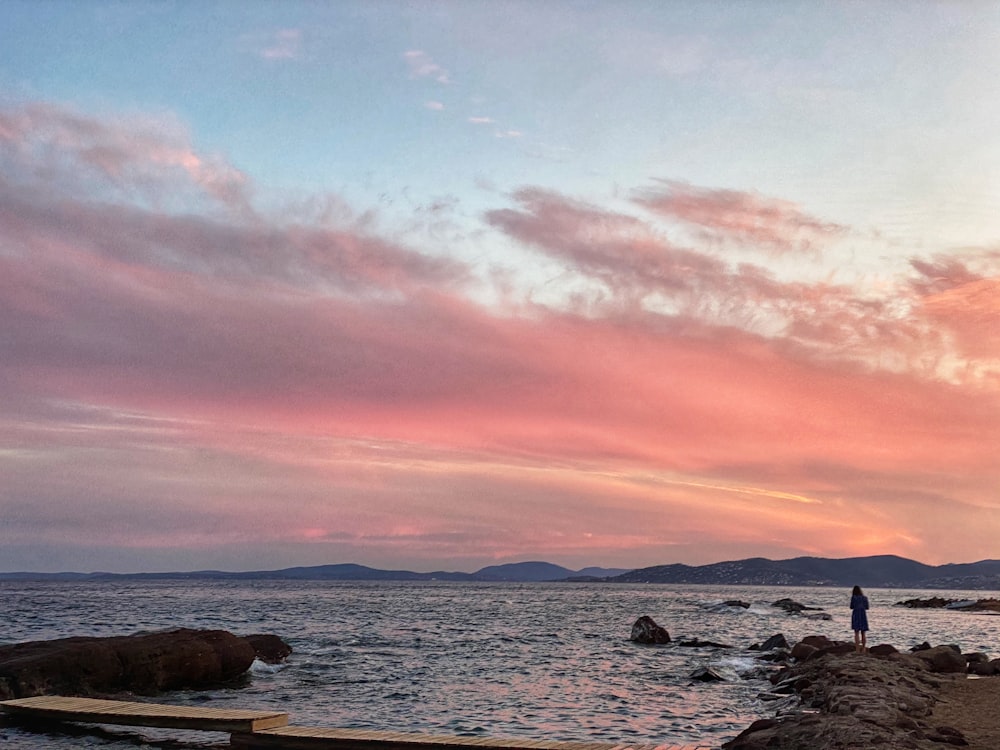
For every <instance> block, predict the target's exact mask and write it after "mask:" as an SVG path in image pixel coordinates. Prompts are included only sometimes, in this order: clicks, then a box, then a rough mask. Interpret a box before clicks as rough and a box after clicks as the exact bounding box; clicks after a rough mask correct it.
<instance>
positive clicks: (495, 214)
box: [0, 0, 1000, 572]
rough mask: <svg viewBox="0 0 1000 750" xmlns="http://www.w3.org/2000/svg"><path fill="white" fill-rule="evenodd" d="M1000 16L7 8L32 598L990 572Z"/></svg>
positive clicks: (1, 103) (12, 282) (11, 522)
mask: <svg viewBox="0 0 1000 750" xmlns="http://www.w3.org/2000/svg"><path fill="white" fill-rule="evenodd" d="M998 70H1000V4H998V3H994V2H986V1H985V0H983V1H981V2H980V1H977V0H967V1H958V2H955V1H948V2H927V1H924V0H914V1H912V2H898V1H893V2H878V1H877V0H875V1H867V0H866V1H865V2H822V1H820V0H808V1H805V2H796V1H795V0H775V2H766V3H765V2H761V3H746V2H726V1H725V0H718V1H716V2H701V1H698V2H662V0H652V1H650V2H639V1H638V0H634V1H633V0H621V1H618V2H611V3H609V2H589V1H585V0H579V1H578V2H566V1H562V0H549V1H547V2H544V3H539V2H535V1H534V0H526V1H525V2H516V1H513V0H494V1H492V2H486V0H482V1H477V0H441V1H440V2H431V1H428V2H402V1H396V0H380V1H379V2H367V1H366V2H355V1H352V0H338V2H318V1H317V2H306V1H298V2H296V1H295V0H285V1H282V2H262V1H259V0H258V1H254V0H247V1H246V2H235V0H233V1H231V2H212V1H211V0H208V1H206V2H186V1H185V2H169V1H163V2H144V1H143V0H136V1H135V2H121V1H114V2H111V1H108V2H105V1H100V0H92V1H88V0H79V1H75V2H69V1H68V0H67V1H65V2H60V1H57V0H30V1H27V2H26V1H23V0H7V1H6V2H4V3H3V4H2V5H0V570H2V571H19V570H30V571H50V572H51V571H60V570H75V571H95V570H104V571H115V572H140V571H167V570H201V569H222V570H259V569H274V568H281V567H288V566H293V565H320V564H328V563H344V562H352V563H359V564H364V565H370V566H373V567H379V568H402V569H409V570H418V571H428V572H429V571H434V570H464V571H474V570H477V569H478V568H480V567H483V566H486V565H492V564H499V563H506V562H518V561H525V560H546V561H549V562H553V563H557V564H560V565H564V566H566V567H568V568H571V569H574V570H576V569H580V568H583V567H586V566H591V565H598V566H606V567H620V568H638V567H646V566H651V565H659V564H667V563H675V562H681V563H687V564H693V565H697V564H705V563H710V562H717V561H722V560H733V559H741V558H746V557H754V556H762V557H769V558H772V559H785V558H789V557H796V556H800V555H814V556H821V557H838V558H839V557H855V556H863V555H875V554H896V555H901V556H904V557H909V558H912V559H916V560H920V561H922V562H925V563H929V564H942V563H946V562H971V561H975V560H981V559H990V558H996V557H997V556H998V553H997V551H996V540H997V539H998V538H1000V513H998V507H1000V210H998V207H1000V128H998V127H997V123H1000V76H997V74H996V73H997V71H998Z"/></svg>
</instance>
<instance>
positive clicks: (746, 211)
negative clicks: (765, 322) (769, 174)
mask: <svg viewBox="0 0 1000 750" xmlns="http://www.w3.org/2000/svg"><path fill="white" fill-rule="evenodd" d="M634 200H635V202H636V203H637V204H639V205H641V206H643V207H645V208H648V209H649V210H651V211H653V212H655V213H657V214H659V215H661V216H665V217H668V218H671V219H676V220H678V221H682V222H685V223H687V224H691V225H693V226H695V227H697V228H698V229H700V230H701V232H702V233H703V234H704V235H705V236H706V237H710V238H715V239H721V240H732V241H736V242H739V243H741V244H744V245H747V246H751V247H760V248H763V249H766V250H773V251H778V252H788V251H798V252H803V251H811V250H815V249H817V248H818V247H821V246H822V245H823V244H824V243H825V242H826V241H827V240H829V238H831V237H834V236H836V235H839V234H842V233H843V232H844V231H845V228H844V227H842V226H839V225H837V224H833V223H830V222H824V221H821V220H819V219H816V218H814V217H812V216H809V215H808V214H806V213H804V212H803V211H802V210H801V209H799V207H798V206H796V205H795V204H794V203H790V202H789V201H783V200H775V199H773V198H766V197H763V196H760V195H756V194H754V193H746V192H739V191H736V190H712V189H703V188H696V187H694V186H692V185H688V184H687V183H683V182H675V181H666V182H664V183H662V187H657V188H650V189H646V190H640V191H636V193H635V197H634Z"/></svg>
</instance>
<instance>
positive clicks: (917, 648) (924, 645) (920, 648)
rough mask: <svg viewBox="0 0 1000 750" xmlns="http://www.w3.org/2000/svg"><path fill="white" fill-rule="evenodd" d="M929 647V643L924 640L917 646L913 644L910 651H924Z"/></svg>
mask: <svg viewBox="0 0 1000 750" xmlns="http://www.w3.org/2000/svg"><path fill="white" fill-rule="evenodd" d="M930 647H931V644H929V643H928V642H927V641H924V642H923V643H921V644H920V645H919V646H914V647H913V648H911V649H910V653H916V652H917V651H926V650H927V649H929V648H930Z"/></svg>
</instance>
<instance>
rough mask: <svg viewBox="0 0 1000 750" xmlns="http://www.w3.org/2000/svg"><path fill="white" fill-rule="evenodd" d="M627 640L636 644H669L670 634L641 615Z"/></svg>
mask: <svg viewBox="0 0 1000 750" xmlns="http://www.w3.org/2000/svg"><path fill="white" fill-rule="evenodd" d="M629 640H631V641H635V642H636V643H670V633H668V632H667V629H666V628H664V627H661V626H659V625H657V624H656V620H654V619H653V618H652V617H650V616H649V615H643V616H642V617H640V618H639V619H638V620H636V621H635V623H634V624H633V625H632V634H631V635H630V636H629Z"/></svg>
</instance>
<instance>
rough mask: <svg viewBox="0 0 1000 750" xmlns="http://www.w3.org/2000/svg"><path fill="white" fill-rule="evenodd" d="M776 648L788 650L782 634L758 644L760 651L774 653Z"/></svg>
mask: <svg viewBox="0 0 1000 750" xmlns="http://www.w3.org/2000/svg"><path fill="white" fill-rule="evenodd" d="M777 648H784V649H787V648H789V646H788V641H787V640H786V639H785V636H784V635H783V634H782V633H776V634H775V635H772V636H771V637H770V638H768V639H767V640H766V641H764V642H763V643H762V644H760V650H761V651H774V650H775V649H777Z"/></svg>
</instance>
